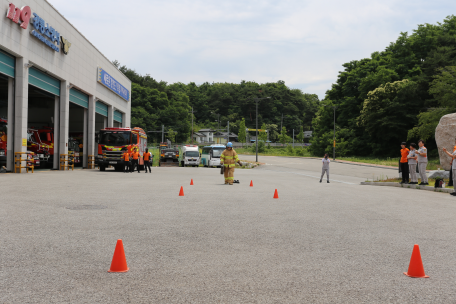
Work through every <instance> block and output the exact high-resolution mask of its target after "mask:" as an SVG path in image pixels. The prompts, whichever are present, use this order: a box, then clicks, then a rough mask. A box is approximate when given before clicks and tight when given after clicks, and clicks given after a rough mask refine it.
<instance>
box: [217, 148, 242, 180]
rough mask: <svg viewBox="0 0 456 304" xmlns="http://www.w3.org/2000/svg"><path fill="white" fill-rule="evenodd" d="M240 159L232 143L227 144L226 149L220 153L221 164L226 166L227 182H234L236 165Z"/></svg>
mask: <svg viewBox="0 0 456 304" xmlns="http://www.w3.org/2000/svg"><path fill="white" fill-rule="evenodd" d="M236 163H239V165H240V161H239V158H238V155H237V153H236V151H234V149H233V144H232V143H230V142H229V143H227V144H226V149H225V150H224V151H223V152H222V155H220V165H222V166H224V175H225V184H228V185H232V184H233V182H234V167H235V166H236Z"/></svg>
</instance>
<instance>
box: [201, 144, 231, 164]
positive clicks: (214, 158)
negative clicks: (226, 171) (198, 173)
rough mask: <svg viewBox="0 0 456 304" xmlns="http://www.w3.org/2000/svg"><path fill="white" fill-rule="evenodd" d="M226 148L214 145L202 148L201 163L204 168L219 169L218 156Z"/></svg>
mask: <svg viewBox="0 0 456 304" xmlns="http://www.w3.org/2000/svg"><path fill="white" fill-rule="evenodd" d="M225 148H226V146H225V145H221V144H215V145H210V146H205V147H203V151H202V153H201V163H202V164H203V166H204V167H220V155H222V152H223V151H224V150H225Z"/></svg>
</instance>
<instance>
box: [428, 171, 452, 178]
mask: <svg viewBox="0 0 456 304" xmlns="http://www.w3.org/2000/svg"><path fill="white" fill-rule="evenodd" d="M428 178H450V171H445V170H435V171H431V172H429V173H428Z"/></svg>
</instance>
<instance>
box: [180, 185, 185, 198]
mask: <svg viewBox="0 0 456 304" xmlns="http://www.w3.org/2000/svg"><path fill="white" fill-rule="evenodd" d="M179 196H184V187H182V186H181V190H180V191H179Z"/></svg>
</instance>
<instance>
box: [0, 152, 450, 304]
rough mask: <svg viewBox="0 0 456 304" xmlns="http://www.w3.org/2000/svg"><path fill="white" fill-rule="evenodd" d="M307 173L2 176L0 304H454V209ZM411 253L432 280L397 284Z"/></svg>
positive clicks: (431, 197)
mask: <svg viewBox="0 0 456 304" xmlns="http://www.w3.org/2000/svg"><path fill="white" fill-rule="evenodd" d="M241 158H242V157H241ZM314 161H315V162H316V164H310V163H306V164H305V165H306V166H308V167H310V166H315V168H317V167H318V165H319V162H318V160H314ZM335 167H336V166H335ZM353 170H354V171H353V172H356V169H353ZM280 171H285V172H280ZM298 171H299V170H298V169H297V168H285V169H284V168H275V167H274V166H273V165H269V166H262V167H261V168H259V169H254V170H236V172H235V179H239V180H240V181H241V184H239V185H234V186H225V185H222V183H223V179H222V177H221V175H220V174H219V170H218V169H215V168H214V169H211V168H153V173H152V174H144V173H141V174H138V173H136V172H135V173H129V174H124V173H117V172H113V171H106V172H99V171H96V170H77V171H76V170H75V171H74V172H52V171H46V172H40V173H35V174H9V175H5V174H3V175H0V187H1V191H0V193H1V194H0V195H1V197H0V198H1V199H0V231H1V234H0V244H1V251H0V302H1V303H455V302H456V293H455V288H454V282H455V279H456V256H455V254H454V252H456V243H455V242H454V231H455V230H456V221H455V220H454V216H455V214H456V200H455V198H453V197H451V196H450V195H448V194H441V193H433V192H428V191H414V190H409V189H401V188H383V187H371V186H361V185H359V184H358V182H359V181H360V180H364V178H363V177H362V174H363V173H356V174H353V175H361V177H359V176H347V175H343V174H336V173H340V172H337V171H336V173H335V174H334V175H335V177H334V178H336V177H337V179H340V181H341V182H331V183H330V184H326V183H322V184H320V183H318V180H317V179H316V178H314V177H312V176H306V175H312V174H314V173H315V172H314V173H312V172H311V171H308V172H304V170H301V171H302V172H303V174H304V175H298V174H296V173H299V172H298ZM289 172H292V173H289ZM309 172H310V174H307V173H309ZM344 172H347V171H344ZM342 173H343V172H342ZM191 178H193V180H194V183H195V185H194V186H189V183H190V179H191ZM250 180H253V182H254V187H253V188H250V187H249V182H250ZM181 185H182V186H184V191H185V196H184V197H179V196H178V193H179V189H180V186H181ZM276 188H277V189H278V191H279V197H280V198H279V199H278V200H274V199H272V196H273V193H274V189H276ZM119 238H120V239H122V240H123V243H124V246H125V253H126V257H127V262H128V266H129V267H130V271H129V272H127V273H108V272H107V270H108V269H109V266H110V263H111V259H112V254H113V252H114V247H115V244H116V240H117V239H119ZM415 243H417V244H419V245H420V248H421V255H422V258H423V262H424V268H425V271H426V274H427V275H429V276H430V278H429V279H412V278H409V277H406V276H405V275H403V274H402V273H403V272H404V271H407V268H408V264H409V261H410V256H411V253H412V249H413V245H414V244H415Z"/></svg>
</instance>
